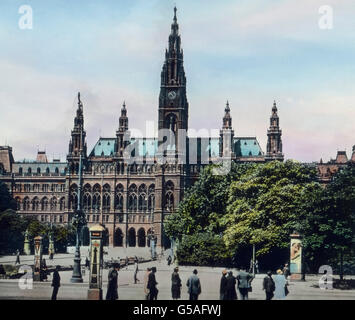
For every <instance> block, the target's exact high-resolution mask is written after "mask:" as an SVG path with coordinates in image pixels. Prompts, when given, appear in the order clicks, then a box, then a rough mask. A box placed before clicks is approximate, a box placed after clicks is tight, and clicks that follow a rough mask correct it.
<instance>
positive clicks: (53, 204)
mask: <svg viewBox="0 0 355 320" xmlns="http://www.w3.org/2000/svg"><path fill="white" fill-rule="evenodd" d="M50 207H51V211H57V198H55V197H54V198H52V199H51V201H50Z"/></svg>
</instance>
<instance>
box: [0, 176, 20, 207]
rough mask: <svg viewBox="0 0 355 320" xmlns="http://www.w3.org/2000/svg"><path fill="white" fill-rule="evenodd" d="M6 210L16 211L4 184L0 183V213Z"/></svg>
mask: <svg viewBox="0 0 355 320" xmlns="http://www.w3.org/2000/svg"><path fill="white" fill-rule="evenodd" d="M6 209H12V210H16V201H15V199H14V198H13V197H12V196H11V195H10V193H9V189H8V188H7V186H6V184H5V183H3V182H1V181H0V213H1V212H3V211H5V210H6Z"/></svg>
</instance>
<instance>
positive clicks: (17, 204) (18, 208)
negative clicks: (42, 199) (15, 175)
mask: <svg viewBox="0 0 355 320" xmlns="http://www.w3.org/2000/svg"><path fill="white" fill-rule="evenodd" d="M15 200H16V210H21V199H20V198H19V197H16V198H15Z"/></svg>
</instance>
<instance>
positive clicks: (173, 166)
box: [0, 8, 284, 248]
mask: <svg viewBox="0 0 355 320" xmlns="http://www.w3.org/2000/svg"><path fill="white" fill-rule="evenodd" d="M183 61H184V60H183V50H182V47H181V38H180V34H179V25H178V23H177V17H176V8H174V18H173V22H172V24H171V33H170V35H169V42H168V48H167V49H166V52H165V60H164V63H163V67H162V71H161V86H160V94H159V106H158V129H159V130H158V132H159V133H158V136H157V137H146V138H135V137H133V136H131V135H130V129H129V121H128V120H129V112H128V111H129V106H126V105H125V103H124V104H123V106H122V108H121V111H120V115H119V121H118V124H117V131H116V133H115V134H114V133H113V134H112V137H110V138H102V137H100V138H99V139H98V141H97V142H96V144H95V145H94V146H93V148H92V149H89V150H88V149H87V143H86V131H85V122H84V110H85V101H81V98H80V94H78V100H77V109H76V114H75V117H74V127H73V130H72V131H71V138H70V139H69V137H68V140H69V147H68V154H67V158H66V161H65V162H62V161H60V160H59V159H58V160H56V159H53V160H51V161H49V160H48V158H47V156H46V153H45V152H44V151H38V154H37V158H36V160H34V161H22V162H19V161H15V160H14V157H13V152H12V147H10V146H2V147H0V181H2V182H4V183H5V184H6V185H7V186H8V188H9V190H10V192H11V194H12V195H13V197H14V198H15V199H16V201H17V210H18V213H19V214H21V215H23V216H25V215H30V216H34V217H36V218H37V219H38V220H39V221H41V222H43V223H53V224H62V225H65V224H70V223H71V221H72V218H73V216H74V213H75V210H76V209H77V207H78V201H80V204H81V208H82V210H83V211H84V213H85V216H86V221H87V227H90V226H91V225H94V224H102V225H103V226H104V227H105V229H106V234H107V237H106V238H107V240H106V245H109V246H114V247H148V246H150V239H152V236H154V237H155V238H156V240H157V246H158V247H159V248H164V247H166V248H167V247H169V246H170V240H169V239H168V238H167V237H166V236H165V235H164V228H163V222H164V219H165V218H166V217H167V216H168V215H170V214H174V211H175V210H176V209H177V207H178V204H179V202H180V201H181V200H182V198H183V196H184V191H185V190H186V189H187V188H188V187H189V186H190V185H191V184H193V183H194V181H196V179H198V176H199V173H200V171H201V169H202V168H203V167H204V166H206V165H208V164H211V163H221V162H222V163H223V161H224V160H225V159H227V160H228V159H229V160H230V161H234V162H265V161H270V160H280V161H283V158H284V156H283V153H282V140H281V130H280V127H279V117H278V110H277V106H276V103H275V102H274V103H273V105H271V106H270V107H271V116H270V124H269V129H268V130H267V137H268V139H267V145H266V150H265V152H263V151H262V149H261V147H260V145H259V142H258V140H257V139H256V137H246V136H238V135H235V134H234V130H233V127H232V118H231V115H230V106H229V103H228V102H227V103H226V106H225V107H224V117H223V119H221V120H222V121H221V128H220V134H219V136H218V135H217V136H215V137H207V138H206V137H200V138H198V137H197V138H196V137H193V138H192V137H190V138H189V137H188V136H187V134H186V132H187V130H188V119H189V103H188V99H187V94H186V76H185V71H184V62H183ZM73 111H74V110H73ZM221 114H223V106H222V108H221ZM266 120H267V119H266ZM265 127H267V122H265ZM68 136H69V135H68ZM86 232H87V228H86ZM83 244H84V243H83ZM84 245H85V244H84Z"/></svg>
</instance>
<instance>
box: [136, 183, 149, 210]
mask: <svg viewBox="0 0 355 320" xmlns="http://www.w3.org/2000/svg"><path fill="white" fill-rule="evenodd" d="M138 192H139V196H138V210H139V211H143V212H144V211H146V210H147V201H148V197H147V187H146V186H145V184H142V185H140V186H139V189H138Z"/></svg>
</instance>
